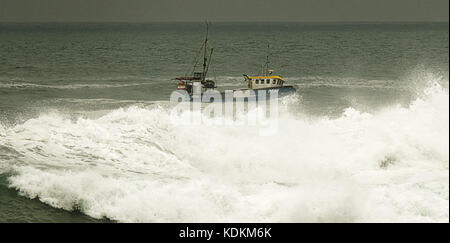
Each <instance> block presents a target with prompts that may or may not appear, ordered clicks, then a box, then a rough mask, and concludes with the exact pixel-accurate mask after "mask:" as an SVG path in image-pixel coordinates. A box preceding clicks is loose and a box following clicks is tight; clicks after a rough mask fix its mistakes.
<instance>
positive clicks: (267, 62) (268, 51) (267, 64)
mask: <svg viewBox="0 0 450 243" xmlns="http://www.w3.org/2000/svg"><path fill="white" fill-rule="evenodd" d="M269 55H270V45H269V44H267V56H266V76H267V75H269Z"/></svg>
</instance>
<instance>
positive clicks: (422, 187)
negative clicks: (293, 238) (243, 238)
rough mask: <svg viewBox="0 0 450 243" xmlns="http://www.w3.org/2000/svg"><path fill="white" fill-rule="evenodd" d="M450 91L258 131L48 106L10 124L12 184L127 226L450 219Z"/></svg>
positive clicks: (156, 109)
mask: <svg viewBox="0 0 450 243" xmlns="http://www.w3.org/2000/svg"><path fill="white" fill-rule="evenodd" d="M448 110H449V97H448V90H447V89H446V88H443V87H441V86H440V85H439V84H437V83H434V84H432V85H430V86H429V87H428V88H427V89H426V90H425V92H424V94H423V95H422V96H421V97H419V98H417V99H416V100H414V101H413V102H411V103H410V105H409V106H406V107H405V106H400V105H393V106H390V107H386V108H384V109H382V110H380V111H377V112H373V113H368V112H361V111H359V110H357V109H354V108H351V107H349V108H347V109H346V110H345V111H344V112H343V113H342V115H341V116H339V117H337V118H329V117H316V118H311V117H308V116H306V115H304V116H303V115H302V113H301V112H300V113H297V114H292V113H290V112H287V111H286V110H284V111H283V112H282V114H280V117H279V129H278V132H277V133H276V134H275V135H274V136H270V137H261V136H259V135H258V130H257V129H256V128H255V127H252V126H245V125H243V126H206V125H196V126H175V125H173V124H172V123H171V122H170V109H169V108H167V107H163V106H158V105H154V106H147V107H137V106H131V107H128V108H121V109H117V110H114V111H111V112H110V113H108V114H106V115H103V116H101V117H99V118H83V117H80V118H77V119H70V118H66V117H65V116H63V115H61V114H58V113H46V114H42V115H40V116H39V117H37V118H34V119H29V120H28V121H26V122H24V123H23V124H19V125H15V126H13V127H10V128H4V131H1V129H0V134H1V135H0V140H1V142H2V143H4V144H6V145H7V146H9V147H10V148H13V149H14V150H15V151H17V153H19V154H20V155H21V157H22V159H21V160H20V161H21V162H20V163H11V164H10V170H11V172H12V176H11V177H9V183H10V186H11V187H12V188H15V189H17V190H18V191H19V192H20V193H21V194H22V195H25V196H27V197H30V198H39V200H41V201H42V202H44V203H47V204H49V205H51V206H53V207H56V208H62V209H66V210H80V211H81V212H83V213H85V214H87V215H89V216H92V217H95V218H101V217H107V218H109V219H112V220H117V221H120V222H204V221H213V222H243V221H246V222H247V221H250V222H272V221H275V222H379V221H381V222H448V221H449V201H448V200H449V183H448V181H449V170H448V168H449V113H448Z"/></svg>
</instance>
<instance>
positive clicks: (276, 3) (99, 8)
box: [0, 0, 449, 22]
mask: <svg viewBox="0 0 450 243" xmlns="http://www.w3.org/2000/svg"><path fill="white" fill-rule="evenodd" d="M448 9H449V0H0V21H1V22H46V21H51V22H65V21H70V22H72V21H85V22H103V21H113V22H152V21H204V20H205V19H208V20H210V21H327V22H331V21H341V22H346V21H440V22H448V19H449V15H448V12H449V10H448Z"/></svg>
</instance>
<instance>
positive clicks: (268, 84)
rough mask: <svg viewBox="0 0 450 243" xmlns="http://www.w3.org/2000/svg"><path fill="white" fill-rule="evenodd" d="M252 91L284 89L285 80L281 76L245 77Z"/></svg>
mask: <svg viewBox="0 0 450 243" xmlns="http://www.w3.org/2000/svg"><path fill="white" fill-rule="evenodd" d="M244 77H245V79H246V81H247V82H248V88H250V89H267V88H279V87H283V84H284V82H285V81H284V79H283V78H282V77H280V76H253V77H250V76H247V75H244Z"/></svg>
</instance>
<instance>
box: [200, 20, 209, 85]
mask: <svg viewBox="0 0 450 243" xmlns="http://www.w3.org/2000/svg"><path fill="white" fill-rule="evenodd" d="M208 31H209V26H208V22H206V38H205V43H204V44H203V48H204V49H203V72H202V81H205V78H206V72H207V71H208V69H207V68H206V64H207V61H208V59H207V58H206V49H207V45H208Z"/></svg>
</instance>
